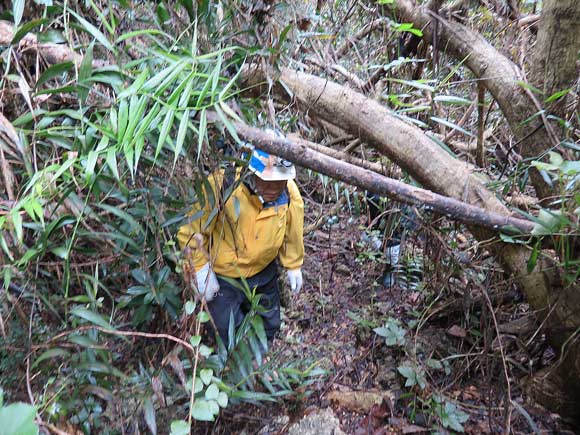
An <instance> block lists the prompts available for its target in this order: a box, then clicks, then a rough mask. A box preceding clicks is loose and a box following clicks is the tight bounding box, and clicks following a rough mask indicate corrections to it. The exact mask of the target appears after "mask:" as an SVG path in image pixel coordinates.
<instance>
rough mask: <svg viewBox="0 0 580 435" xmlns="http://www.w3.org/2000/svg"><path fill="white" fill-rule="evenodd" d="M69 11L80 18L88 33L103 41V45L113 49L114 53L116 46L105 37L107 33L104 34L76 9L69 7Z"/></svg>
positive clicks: (110, 49)
mask: <svg viewBox="0 0 580 435" xmlns="http://www.w3.org/2000/svg"><path fill="white" fill-rule="evenodd" d="M69 12H70V13H71V15H73V16H74V17H75V18H76V19H77V20H78V22H79V23H81V25H82V27H84V29H85V30H86V31H87V33H89V34H91V35H92V36H93V38H95V39H96V40H97V41H99V42H100V43H101V45H103V47H105V48H106V49H107V50H109V51H112V52H113V53H114V52H115V47H114V46H113V44H111V43H110V42H109V40H108V39H107V38H106V37H105V35H103V33H102V32H101V31H100V30H99V29H97V28H96V27H95V26H93V25H92V24H91V23H89V22H88V21H87V20H85V19H84V18H83V17H81V16H80V15H79V14H77V13H76V12H75V11H73V10H71V9H69Z"/></svg>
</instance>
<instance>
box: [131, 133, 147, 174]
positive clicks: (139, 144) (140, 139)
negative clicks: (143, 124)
mask: <svg viewBox="0 0 580 435" xmlns="http://www.w3.org/2000/svg"><path fill="white" fill-rule="evenodd" d="M144 147H145V137H144V136H137V138H136V139H135V158H134V162H133V163H134V165H135V166H134V168H133V172H134V173H137V166H138V165H139V159H140V158H141V153H142V152H143V148H144Z"/></svg>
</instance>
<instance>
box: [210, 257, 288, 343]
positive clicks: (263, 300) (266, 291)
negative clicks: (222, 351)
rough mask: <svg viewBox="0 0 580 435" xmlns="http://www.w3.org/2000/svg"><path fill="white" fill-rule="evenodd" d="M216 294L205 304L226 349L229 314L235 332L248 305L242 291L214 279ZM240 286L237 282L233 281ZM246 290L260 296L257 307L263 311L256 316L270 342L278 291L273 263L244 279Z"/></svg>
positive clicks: (276, 315) (277, 313)
mask: <svg viewBox="0 0 580 435" xmlns="http://www.w3.org/2000/svg"><path fill="white" fill-rule="evenodd" d="M217 278H218V282H219V285H220V291H219V292H218V294H217V295H216V296H215V298H214V299H213V300H212V301H211V302H210V303H209V304H208V308H209V312H210V313H211V315H212V317H213V320H214V322H215V325H216V327H217V329H218V333H219V335H220V337H221V339H222V340H223V342H224V344H225V345H226V347H227V346H228V329H229V324H230V313H232V314H233V319H234V326H235V327H236V329H237V328H238V326H240V324H241V323H242V320H244V316H245V315H246V314H247V313H248V311H249V310H250V308H251V304H250V301H249V300H248V299H247V298H246V295H245V294H244V293H243V291H242V290H241V289H240V288H239V287H236V286H234V285H232V284H231V283H230V282H227V281H226V280H224V279H223V278H222V277H220V276H219V275H218V277H217ZM235 281H236V282H237V283H238V284H239V286H242V285H243V284H242V281H241V279H236V280H235ZM246 282H247V283H248V286H249V288H250V289H254V288H256V293H258V294H261V295H262V296H261V297H260V305H261V306H262V307H263V308H265V310H266V311H265V312H261V313H260V316H261V317H262V319H263V320H264V329H265V330H266V336H267V337H268V339H272V338H274V336H275V335H276V333H277V332H278V331H279V330H280V291H279V288H278V268H277V265H276V263H275V262H272V263H270V265H268V266H267V267H266V268H265V269H264V270H263V271H262V272H260V273H258V274H256V275H254V276H252V277H251V278H248V279H246Z"/></svg>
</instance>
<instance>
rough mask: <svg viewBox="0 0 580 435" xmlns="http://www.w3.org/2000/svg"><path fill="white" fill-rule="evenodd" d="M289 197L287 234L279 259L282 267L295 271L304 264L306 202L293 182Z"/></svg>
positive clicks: (289, 185)
mask: <svg viewBox="0 0 580 435" xmlns="http://www.w3.org/2000/svg"><path fill="white" fill-rule="evenodd" d="M288 195H289V196H290V204H288V213H287V218H286V233H285V234H284V242H283V243H282V247H281V248H280V251H279V255H278V257H279V259H280V264H281V265H282V267H284V268H286V269H290V270H293V269H299V268H300V267H302V263H303V262H304V235H303V232H304V201H303V200H302V196H301V195H300V191H299V190H298V186H297V185H296V183H295V182H294V181H292V180H290V181H288Z"/></svg>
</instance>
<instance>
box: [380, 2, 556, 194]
mask: <svg viewBox="0 0 580 435" xmlns="http://www.w3.org/2000/svg"><path fill="white" fill-rule="evenodd" d="M372 3H373V6H374V2H372ZM385 10H386V11H388V13H389V14H391V15H394V14H395V10H394V9H385ZM429 12H430V11H429V10H428V9H427V7H425V6H419V5H416V4H414V2H413V1H411V0H397V2H396V13H398V14H399V15H400V17H401V19H402V20H403V21H405V22H411V23H413V24H414V26H415V27H416V28H420V29H421V30H422V31H423V39H424V40H425V41H426V42H428V43H430V42H431V41H432V40H433V32H432V29H431V21H432V18H433V17H432V14H430V13H429ZM436 19H437V21H438V22H439V26H438V29H437V35H436V37H437V40H438V42H439V47H441V48H442V49H443V48H444V49H445V50H446V52H447V53H448V54H450V55H452V56H454V57H455V58H456V59H457V60H459V61H464V63H465V65H466V66H467V67H468V68H469V69H470V70H471V71H472V72H473V73H474V74H475V75H476V76H477V77H478V78H479V79H481V83H483V84H484V86H485V87H486V88H487V89H488V90H489V92H490V93H491V94H492V95H493V97H494V98H495V99H496V100H497V102H498V104H499V106H500V108H501V110H502V112H503V114H504V116H505V117H506V119H507V121H508V123H509V125H510V128H511V130H512V131H513V132H514V134H515V136H516V139H517V140H518V141H519V144H520V147H521V152H520V154H522V155H523V156H524V157H527V158H540V157H541V156H542V155H543V153H544V152H545V151H546V150H547V149H548V148H550V147H551V146H553V145H557V143H554V142H557V139H556V138H555V137H554V136H553V134H551V133H550V131H549V130H548V129H549V128H551V127H550V126H549V124H548V123H547V122H545V117H542V116H536V117H534V118H533V119H532V120H531V121H528V122H524V121H526V120H528V119H529V118H530V117H532V116H533V115H534V114H537V113H538V112H540V110H541V109H542V107H541V106H540V105H539V102H538V101H537V100H536V99H535V97H534V96H533V95H532V93H531V92H530V91H529V90H527V89H525V88H524V87H522V86H521V84H520V83H522V82H525V81H526V80H525V77H524V75H523V73H522V71H521V70H520V69H519V68H518V67H517V66H516V65H515V64H514V63H513V62H512V61H511V60H509V59H508V58H507V57H505V56H503V55H502V54H501V53H500V52H499V51H497V50H496V49H495V48H494V47H493V46H492V45H491V44H489V43H488V42H487V41H486V40H485V38H484V37H483V36H481V35H480V34H478V33H476V32H474V31H473V30H471V29H469V28H467V27H465V26H464V25H462V24H460V23H457V22H453V21H448V20H446V19H444V18H443V17H441V16H436ZM546 124H548V125H546ZM518 151H520V150H518ZM530 171H531V176H532V182H533V185H534V188H535V189H536V193H537V194H538V196H539V197H540V198H549V197H550V196H552V195H553V194H554V189H553V188H552V187H551V186H549V185H548V184H547V183H546V182H545V180H544V179H543V178H542V176H541V175H540V173H539V172H538V171H537V170H536V169H535V168H531V169H530Z"/></svg>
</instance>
